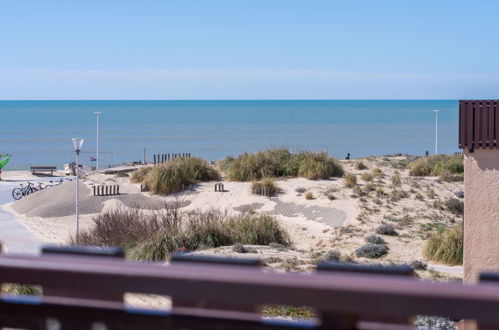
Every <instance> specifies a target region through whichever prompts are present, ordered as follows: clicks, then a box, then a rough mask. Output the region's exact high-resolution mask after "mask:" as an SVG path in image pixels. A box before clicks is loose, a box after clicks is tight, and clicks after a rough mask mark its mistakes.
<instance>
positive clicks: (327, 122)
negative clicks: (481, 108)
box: [0, 100, 458, 170]
mask: <svg viewBox="0 0 499 330" xmlns="http://www.w3.org/2000/svg"><path fill="white" fill-rule="evenodd" d="M433 109H440V110H441V111H440V116H439V151H440V152H442V153H451V152H454V151H457V129H458V128H457V119H458V102H457V101H449V100H445V101H439V100H436V101H435V100H429V101H419V100H418V101H409V100H408V101H399V100H393V101H367V100H366V101H0V154H3V153H10V154H12V155H13V158H12V160H11V162H10V163H9V165H8V166H7V170H8V169H26V168H28V167H29V166H31V165H54V166H58V167H59V168H61V167H62V166H63V164H64V163H67V162H70V161H72V160H73V159H74V153H73V152H72V143H71V138H72V137H82V138H84V139H85V143H84V145H83V152H82V159H83V162H84V163H86V164H87V165H91V164H93V163H92V162H90V161H89V160H90V157H92V156H95V149H96V137H95V135H96V118H95V115H94V114H93V113H94V112H97V111H98V112H102V115H101V117H100V152H101V153H100V163H101V167H102V166H108V165H110V164H119V163H121V162H129V161H140V160H142V159H143V152H144V147H145V148H147V158H148V160H152V154H153V153H172V152H190V153H191V154H192V155H196V156H200V157H203V158H205V159H208V160H218V159H220V158H223V157H225V156H227V155H237V154H239V153H242V152H245V151H257V150H262V149H265V148H268V147H287V148H289V149H291V150H302V149H311V150H325V151H328V152H329V153H330V154H332V155H334V156H337V157H341V158H343V157H344V156H345V155H346V154H347V153H351V154H352V157H362V156H368V155H384V154H393V153H409V154H423V153H424V152H425V150H428V151H430V152H433V150H434V134H435V115H434V113H433V112H432V110H433Z"/></svg>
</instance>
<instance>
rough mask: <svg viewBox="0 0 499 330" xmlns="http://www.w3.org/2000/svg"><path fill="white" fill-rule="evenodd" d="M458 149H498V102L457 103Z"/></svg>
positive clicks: (470, 101) (472, 101)
mask: <svg viewBox="0 0 499 330" xmlns="http://www.w3.org/2000/svg"><path fill="white" fill-rule="evenodd" d="M459 148H461V149H468V150H470V151H473V150H474V149H476V148H493V149H497V148H499V100H461V101H459Z"/></svg>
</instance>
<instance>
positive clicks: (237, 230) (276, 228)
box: [70, 206, 289, 261]
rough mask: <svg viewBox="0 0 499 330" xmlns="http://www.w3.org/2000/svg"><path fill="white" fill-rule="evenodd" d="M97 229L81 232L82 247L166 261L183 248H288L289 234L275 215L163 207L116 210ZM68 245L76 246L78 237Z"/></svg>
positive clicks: (98, 220)
mask: <svg viewBox="0 0 499 330" xmlns="http://www.w3.org/2000/svg"><path fill="white" fill-rule="evenodd" d="M94 222H95V226H93V228H92V229H90V230H87V231H84V232H82V233H80V237H79V242H78V243H79V244H81V245H96V246H119V247H121V248H123V249H124V250H125V252H126V255H127V257H128V258H131V259H136V260H149V261H164V260H166V258H167V257H168V256H169V255H170V254H171V253H172V252H175V251H177V250H179V249H187V250H196V249H201V248H213V247H218V246H228V245H234V244H236V243H240V244H248V245H270V244H271V243H275V244H281V245H282V246H287V245H289V238H288V235H287V233H286V231H285V230H284V229H283V228H282V227H281V225H280V224H279V222H278V221H277V220H276V219H275V218H274V217H272V216H269V215H260V214H249V213H248V214H242V215H238V216H229V215H227V214H225V213H222V212H218V211H209V212H200V211H191V212H185V213H180V212H179V211H178V209H177V208H176V207H168V206H165V208H164V209H162V210H159V211H155V212H150V211H148V212H146V211H143V210H139V209H116V210H113V211H109V212H106V213H103V214H99V215H97V216H96V217H95V218H94ZM70 244H72V245H75V244H77V242H76V240H75V238H71V239H70Z"/></svg>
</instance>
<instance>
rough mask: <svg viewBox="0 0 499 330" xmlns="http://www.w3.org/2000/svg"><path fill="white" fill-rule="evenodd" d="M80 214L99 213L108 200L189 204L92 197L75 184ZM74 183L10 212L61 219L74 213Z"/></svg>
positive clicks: (36, 196)
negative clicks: (77, 190) (77, 189)
mask: <svg viewBox="0 0 499 330" xmlns="http://www.w3.org/2000/svg"><path fill="white" fill-rule="evenodd" d="M79 195H80V196H79V211H80V214H82V215H83V214H93V213H99V212H101V211H102V209H103V207H104V203H105V202H106V201H108V200H113V199H114V200H119V201H121V203H123V204H124V205H125V206H128V207H140V208H142V209H149V210H156V209H160V208H163V207H164V206H165V204H172V205H177V204H178V206H179V207H185V206H187V205H189V204H190V202H189V201H179V202H168V203H166V202H165V201H164V200H163V199H161V198H159V197H149V196H147V195H145V194H141V193H138V194H129V195H117V196H93V193H92V190H91V189H90V188H89V187H88V186H87V185H86V184H84V183H80V185H79ZM75 201H76V181H71V182H65V183H63V184H61V185H58V186H55V187H50V188H47V189H44V190H42V191H38V192H36V193H33V194H31V195H29V196H26V197H23V198H22V199H20V200H18V201H16V202H14V203H13V204H12V209H13V210H14V211H16V212H18V213H20V214H23V215H26V216H28V217H41V218H52V217H65V216H68V215H73V214H74V213H75Z"/></svg>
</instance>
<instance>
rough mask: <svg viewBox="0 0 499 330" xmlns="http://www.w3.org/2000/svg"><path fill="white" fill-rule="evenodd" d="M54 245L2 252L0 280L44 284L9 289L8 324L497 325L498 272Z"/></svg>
mask: <svg viewBox="0 0 499 330" xmlns="http://www.w3.org/2000/svg"><path fill="white" fill-rule="evenodd" d="M53 252H54V251H52V252H51V253H44V254H43V255H41V256H22V255H19V256H16V255H0V283H18V284H35V285H40V286H41V287H42V290H43V294H42V295H41V296H37V297H12V296H5V295H3V296H2V297H1V298H0V328H3V327H8V328H23V329H93V330H104V329H179V330H180V329H217V330H218V329H227V330H228V329H230V330H237V329H297V328H303V329H305V328H306V329H405V328H411V325H410V320H411V318H412V317H414V316H416V315H440V316H446V317H450V318H452V319H455V320H461V319H474V320H477V321H478V322H480V324H486V325H487V326H489V328H488V329H499V313H498V311H499V284H496V283H495V282H494V276H492V275H488V276H486V279H487V281H484V282H482V283H480V284H475V285H463V284H460V283H434V282H428V281H421V280H419V279H417V278H415V277H413V276H410V273H409V272H408V271H407V268H404V267H401V268H400V267H398V268H396V269H394V270H393V271H390V269H389V268H386V269H385V268H376V267H375V268H374V269H371V271H370V270H369V268H367V269H366V272H362V271H359V269H360V268H362V266H358V267H360V268H355V267H357V266H339V267H338V269H335V267H334V266H324V265H323V266H322V267H320V269H319V270H318V271H317V272H315V273H312V274H301V273H277V272H271V271H265V270H262V269H261V268H259V267H258V263H252V262H243V263H239V264H236V265H229V264H224V263H222V262H218V261H217V260H216V259H212V260H203V259H202V258H201V259H199V258H197V259H195V260H192V261H190V260H186V259H185V258H181V259H182V260H180V261H179V262H172V263H171V264H170V265H162V264H155V263H139V262H130V261H125V260H123V259H121V258H120V257H119V256H120V254H119V253H114V254H112V255H110V256H107V257H105V258H103V257H98V256H95V253H91V254H92V255H91V256H85V253H83V254H81V253H80V255H71V254H70V253H69V254H68V253H67V252H68V251H65V252H64V254H58V253H53ZM352 267H353V268H352ZM491 279H492V280H491ZM124 293H145V294H159V295H167V296H170V297H171V298H172V300H173V308H172V310H171V311H151V310H138V309H133V308H130V307H128V306H126V305H125V304H124V303H123V295H124ZM176 302H178V303H176ZM185 302H190V303H185ZM207 302H209V303H210V304H211V307H209V306H208V304H207ZM265 304H279V305H292V306H310V307H311V308H314V309H315V310H316V311H317V317H316V319H313V320H308V321H296V320H291V321H288V320H268V319H262V317H261V315H260V313H259V312H258V306H262V305H265ZM217 306H218V307H217ZM223 306H230V308H224V307H223ZM248 306H253V307H251V308H248ZM412 328H413V327H412Z"/></svg>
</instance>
